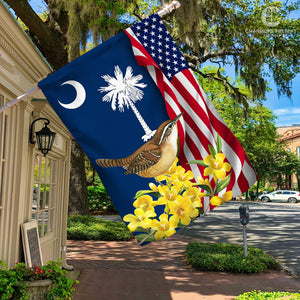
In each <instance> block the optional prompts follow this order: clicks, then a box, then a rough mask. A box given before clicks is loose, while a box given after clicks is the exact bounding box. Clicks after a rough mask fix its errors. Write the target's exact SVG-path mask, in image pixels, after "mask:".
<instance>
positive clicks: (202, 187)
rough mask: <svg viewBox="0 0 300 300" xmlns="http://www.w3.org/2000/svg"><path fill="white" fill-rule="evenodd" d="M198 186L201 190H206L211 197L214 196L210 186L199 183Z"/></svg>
mask: <svg viewBox="0 0 300 300" xmlns="http://www.w3.org/2000/svg"><path fill="white" fill-rule="evenodd" d="M196 186H198V187H199V188H201V189H203V190H205V191H206V192H208V194H209V196H212V190H211V188H210V187H209V186H208V185H206V184H201V183H199V184H198V183H197V184H196Z"/></svg>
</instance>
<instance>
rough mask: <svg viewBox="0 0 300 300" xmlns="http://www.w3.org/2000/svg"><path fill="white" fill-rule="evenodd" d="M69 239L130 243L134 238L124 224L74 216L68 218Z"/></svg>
mask: <svg viewBox="0 0 300 300" xmlns="http://www.w3.org/2000/svg"><path fill="white" fill-rule="evenodd" d="M67 238H68V239H70V240H86V241H87V240H96V241H128V240H130V239H132V238H133V236H132V234H131V232H130V231H129V229H128V228H127V226H126V225H125V224H124V223H123V222H112V221H105V220H99V219H96V218H94V217H89V216H76V215H74V216H69V217H68V227H67Z"/></svg>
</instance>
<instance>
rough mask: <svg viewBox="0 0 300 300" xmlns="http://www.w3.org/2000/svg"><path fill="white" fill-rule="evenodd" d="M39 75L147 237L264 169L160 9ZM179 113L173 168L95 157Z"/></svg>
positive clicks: (124, 211) (235, 191)
mask: <svg viewBox="0 0 300 300" xmlns="http://www.w3.org/2000/svg"><path fill="white" fill-rule="evenodd" d="M38 85H39V87H40V88H41V89H42V91H43V93H44V94H45V96H46V97H47V99H48V101H49V102H50V104H51V105H52V107H53V108H54V110H55V111H56V113H57V114H58V115H59V117H60V118H61V119H62V121H63V122H64V123H65V125H66V126H67V127H68V129H69V130H70V132H71V133H72V135H73V136H74V138H75V139H76V140H77V142H78V143H79V144H80V146H81V147H82V149H83V150H84V152H85V153H86V155H87V156H88V158H89V159H90V161H91V162H92V164H93V165H94V167H95V169H96V171H97V172H98V174H99V176H100V178H101V180H102V181H103V184H104V186H105V188H106V190H107V192H108V193H109V195H110V197H111V200H112V201H113V203H114V205H115V207H116V209H117V210H118V212H119V214H120V216H121V217H122V218H123V220H124V221H125V222H126V224H127V225H128V227H129V229H130V230H131V231H132V232H133V234H134V235H135V237H136V238H137V240H138V241H139V242H140V244H145V243H148V242H150V241H153V240H160V239H163V238H166V237H168V236H170V235H172V234H173V233H175V232H176V231H177V230H178V229H180V228H181V227H183V226H186V225H188V224H189V223H190V222H191V221H192V220H194V219H195V218H196V217H198V216H199V213H201V212H203V211H204V212H206V211H209V210H211V209H213V208H214V207H215V206H216V205H219V204H222V203H223V202H225V201H228V200H229V199H230V198H231V197H235V196H238V195H240V194H241V193H243V192H245V191H246V190H247V189H248V188H249V187H251V186H252V185H253V184H254V183H255V181H256V179H257V178H256V174H255V172H254V170H253V168H252V166H251V164H250V162H249V160H248V158H247V156H246V154H245V152H244V150H243V149H242V147H241V145H240V144H239V142H238V141H237V139H236V138H235V136H234V135H233V134H232V132H231V131H230V130H229V128H228V127H227V126H226V124H225V123H224V121H223V120H222V118H221V117H220V115H219V114H218V112H217V111H216V110H215V108H214V107H213V105H212V104H211V103H210V101H209V100H208V99H207V97H206V95H205V94H204V92H203V91H202V89H201V87H200V86H199V84H198V82H197V80H196V79H195V77H194V75H193V73H192V71H191V70H190V69H189V66H188V63H187V62H186V60H185V59H184V57H183V55H182V54H181V52H180V51H179V50H178V48H177V46H176V44H175V42H174V41H173V39H172V38H171V36H170V34H169V33H168V32H167V30H166V28H165V26H164V25H163V23H162V21H161V19H160V17H159V16H158V15H157V14H154V15H152V16H150V17H148V18H146V19H144V20H143V21H141V22H138V23H136V24H134V25H133V26H132V27H130V28H129V29H127V30H125V31H124V32H121V33H119V34H118V35H116V36H115V37H113V38H111V39H109V40H108V41H106V42H105V43H103V44H101V45H99V46H98V47H96V48H94V49H93V50H91V51H89V52H87V53H86V54H84V55H82V56H81V57H79V58H78V59H76V60H74V61H73V62H71V63H69V64H68V65H66V66H65V67H63V68H61V69H60V70H58V71H57V72H55V73H53V74H52V75H50V76H48V77H47V78H45V79H44V80H42V81H40V82H39V84H38ZM181 113H183V115H182V116H181V117H180V118H179V120H178V122H177V127H178V136H179V139H180V146H179V148H178V158H179V162H178V163H177V160H176V161H175V162H174V164H173V165H172V167H171V168H170V170H169V171H168V172H167V174H166V175H162V176H159V177H158V178H156V180H155V179H154V178H144V177H141V176H138V175H136V174H129V175H125V174H124V173H125V171H126V170H124V169H123V168H122V167H107V168H104V167H101V166H99V165H98V164H97V163H96V160H98V159H117V158H124V157H127V156H129V155H131V154H132V153H134V152H135V151H136V150H137V149H139V148H140V147H141V146H142V145H144V143H145V142H146V141H148V140H151V138H152V137H153V135H154V133H155V130H156V129H157V128H158V127H159V125H160V124H162V123H163V122H164V121H166V120H169V119H174V118H176V116H178V115H180V114H181ZM154 154H155V153H154ZM154 154H153V155H154ZM151 155H152V154H151ZM191 161H194V163H193V164H188V162H191ZM196 184H197V185H196Z"/></svg>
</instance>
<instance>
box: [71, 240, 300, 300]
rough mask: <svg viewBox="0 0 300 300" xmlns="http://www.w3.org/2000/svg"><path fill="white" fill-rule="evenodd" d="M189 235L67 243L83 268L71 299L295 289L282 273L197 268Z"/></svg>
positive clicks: (221, 295) (194, 298)
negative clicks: (188, 257)
mask: <svg viewBox="0 0 300 300" xmlns="http://www.w3.org/2000/svg"><path fill="white" fill-rule="evenodd" d="M192 241H195V240H194V239H192V238H189V237H184V236H181V235H175V236H173V237H170V238H168V239H167V240H163V241H159V242H153V243H151V244H149V245H146V246H144V247H140V246H139V245H138V244H137V242H136V241H134V240H133V241H129V242H100V241H68V252H67V258H68V264H69V265H73V266H74V268H75V269H77V270H80V271H81V275H80V277H79V281H80V283H79V284H78V285H76V290H75V293H74V296H73V298H72V299H73V300H150V299H151V300H153V299H156V300H171V299H172V300H198V299H208V300H221V299H234V298H235V297H236V296H237V295H239V294H242V293H244V292H247V291H251V290H264V291H294V292H296V291H298V290H299V289H300V281H299V280H296V279H293V278H292V277H290V276H289V275H287V274H286V273H276V272H275V273H273V272H272V273H267V274H260V275H236V274H226V273H214V272H196V271H194V270H192V269H191V268H190V267H189V266H187V265H186V263H185V261H184V251H185V247H186V244H187V243H188V242H192Z"/></svg>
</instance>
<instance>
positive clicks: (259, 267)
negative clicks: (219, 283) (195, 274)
mask: <svg viewBox="0 0 300 300" xmlns="http://www.w3.org/2000/svg"><path fill="white" fill-rule="evenodd" d="M185 254H186V257H187V260H188V262H189V264H191V266H192V267H194V268H195V269H197V270H201V271H219V272H231V273H257V272H262V271H264V270H266V269H277V268H279V264H278V262H276V261H275V260H274V259H273V258H272V257H271V256H269V255H267V254H266V253H264V252H263V251H262V250H260V249H257V248H254V247H251V246H250V247H248V255H247V257H245V256H244V249H243V247H242V246H237V245H229V244H225V243H223V244H205V243H190V244H188V245H187V247H186V253H185Z"/></svg>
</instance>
